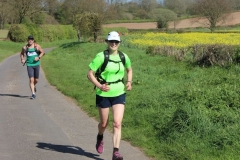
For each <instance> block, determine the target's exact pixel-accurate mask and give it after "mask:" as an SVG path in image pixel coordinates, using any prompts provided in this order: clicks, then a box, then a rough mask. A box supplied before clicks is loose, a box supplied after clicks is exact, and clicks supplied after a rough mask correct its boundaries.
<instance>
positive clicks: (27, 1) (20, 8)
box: [9, 0, 45, 23]
mask: <svg viewBox="0 0 240 160" xmlns="http://www.w3.org/2000/svg"><path fill="white" fill-rule="evenodd" d="M9 2H10V4H11V5H12V6H13V7H14V10H13V11H14V13H15V16H16V17H18V22H19V23H22V22H23V19H24V18H25V17H26V16H29V17H31V16H33V15H34V14H35V13H39V12H40V11H43V10H44V7H45V6H44V4H45V3H44V1H43V0H38V1H36V0H9Z"/></svg>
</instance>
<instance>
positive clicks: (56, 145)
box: [0, 49, 149, 160]
mask: <svg viewBox="0 0 240 160" xmlns="http://www.w3.org/2000/svg"><path fill="white" fill-rule="evenodd" d="M49 50H50V49H45V51H46V52H48V51H49ZM49 54H50V53H49ZM43 58H44V57H43ZM0 82H1V83H0V160H89V159H92V160H111V159H112V134H111V132H109V131H106V133H105V135H104V142H105V150H104V153H103V154H101V155H99V154H98V153H97V152H96V150H95V143H96V134H97V124H98V122H97V121H96V120H94V119H93V118H90V117H88V115H87V114H86V113H85V112H83V111H82V110H81V107H79V106H77V105H76V104H74V103H73V101H72V100H70V99H69V98H67V97H66V96H64V95H62V94H61V93H60V92H59V91H57V90H56V89H55V88H54V87H52V86H51V85H50V84H49V83H48V82H47V80H46V79H45V77H44V73H43V71H42V70H41V71H40V80H39V83H38V84H37V94H36V95H37V97H36V99H35V100H31V99H30V96H31V92H30V89H29V84H28V83H29V82H28V76H27V68H26V66H22V64H21V63H20V58H19V54H16V55H14V56H11V57H9V58H7V59H6V60H5V61H3V62H2V63H1V64H0ZM120 153H121V154H122V155H123V156H124V160H148V159H149V158H147V157H146V156H144V154H143V153H142V152H141V151H140V150H139V149H138V148H135V147H133V146H131V145H130V144H129V143H128V142H125V141H122V142H121V146H120Z"/></svg>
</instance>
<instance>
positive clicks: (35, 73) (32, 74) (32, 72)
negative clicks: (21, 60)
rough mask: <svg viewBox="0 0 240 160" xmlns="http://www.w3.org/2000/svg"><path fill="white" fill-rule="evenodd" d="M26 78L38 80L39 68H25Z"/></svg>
mask: <svg viewBox="0 0 240 160" xmlns="http://www.w3.org/2000/svg"><path fill="white" fill-rule="evenodd" d="M27 71H28V77H29V78H35V79H38V78H39V72H40V66H39V65H38V66H27Z"/></svg>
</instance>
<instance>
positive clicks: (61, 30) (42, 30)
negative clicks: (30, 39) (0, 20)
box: [8, 24, 77, 42]
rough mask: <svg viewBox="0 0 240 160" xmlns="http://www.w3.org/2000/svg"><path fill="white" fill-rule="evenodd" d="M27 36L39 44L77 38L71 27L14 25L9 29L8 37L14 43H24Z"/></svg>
mask: <svg viewBox="0 0 240 160" xmlns="http://www.w3.org/2000/svg"><path fill="white" fill-rule="evenodd" d="M29 35H33V36H34V38H35V40H36V41H40V42H43V41H44V42H52V41H56V40H64V39H75V38H77V32H76V30H74V28H73V27H72V26H71V25H35V24H28V25H25V24H14V25H12V26H11V27H10V30H9V34H8V37H9V38H10V40H12V41H14V42H25V41H26V38H27V36H29Z"/></svg>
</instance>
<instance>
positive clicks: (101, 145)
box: [96, 140, 104, 154]
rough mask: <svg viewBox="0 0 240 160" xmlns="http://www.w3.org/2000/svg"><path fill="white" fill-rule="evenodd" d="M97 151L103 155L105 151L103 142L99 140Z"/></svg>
mask: <svg viewBox="0 0 240 160" xmlns="http://www.w3.org/2000/svg"><path fill="white" fill-rule="evenodd" d="M96 150H97V152H98V153H100V154H102V153H103V150H104V148H103V140H97V144H96Z"/></svg>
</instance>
